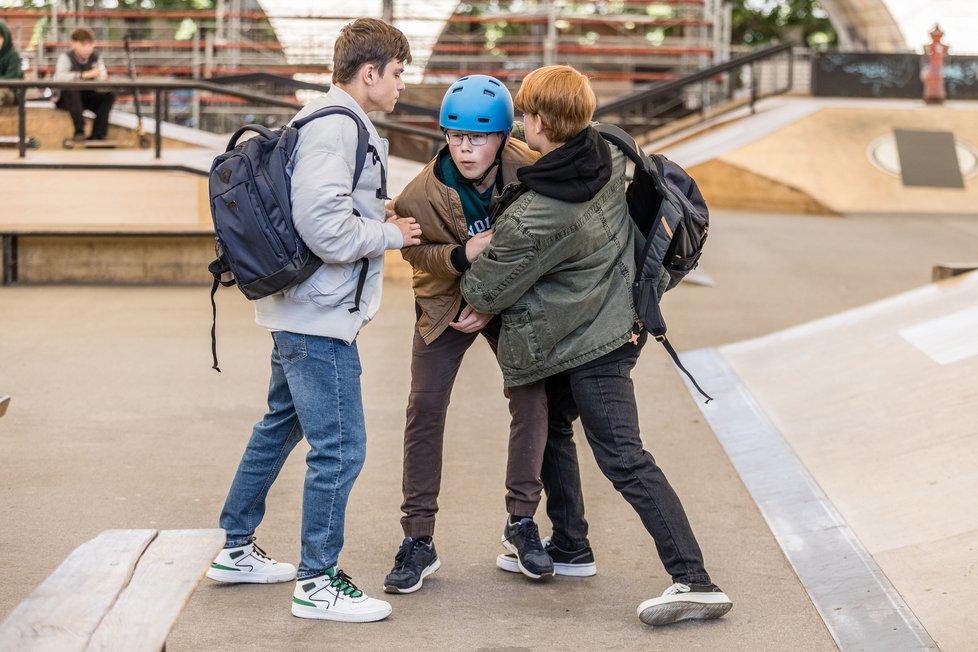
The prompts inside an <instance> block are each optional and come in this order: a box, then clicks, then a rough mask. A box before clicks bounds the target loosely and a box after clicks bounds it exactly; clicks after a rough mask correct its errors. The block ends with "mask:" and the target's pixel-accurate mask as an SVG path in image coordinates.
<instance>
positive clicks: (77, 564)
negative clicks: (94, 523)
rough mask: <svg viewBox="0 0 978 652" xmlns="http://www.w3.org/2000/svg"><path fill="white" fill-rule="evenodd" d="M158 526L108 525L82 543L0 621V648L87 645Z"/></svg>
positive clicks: (61, 650) (61, 651)
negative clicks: (111, 527) (129, 527)
mask: <svg viewBox="0 0 978 652" xmlns="http://www.w3.org/2000/svg"><path fill="white" fill-rule="evenodd" d="M155 537H156V530H106V531H105V532H102V533H101V534H99V535H98V536H97V537H95V538H94V539H92V540H91V541H88V542H86V543H83V544H82V545H80V546H78V548H76V549H75V550H74V551H73V552H72V553H71V554H70V555H68V557H67V558H65V560H64V561H63V562H61V565H60V566H58V567H57V568H56V569H55V570H54V572H53V573H51V575H49V576H48V578H47V579H46V580H44V581H43V582H42V583H41V584H40V585H39V586H38V587H37V588H36V589H34V591H33V592H32V593H31V594H30V595H29V596H28V597H27V598H26V599H25V600H24V601H23V602H21V603H20V604H19V605H17V607H16V608H15V609H14V610H13V611H12V612H11V613H10V615H9V616H7V618H6V619H5V620H4V621H3V622H2V623H0V650H17V651H18V652H21V651H23V652H27V651H42V650H44V651H47V650H50V651H52V652H53V651H57V652H71V651H73V650H84V649H85V647H86V646H87V645H88V642H89V639H90V638H91V636H92V633H93V632H94V631H95V630H96V628H97V627H98V626H99V623H100V622H102V619H103V617H104V616H105V614H106V612H107V611H108V610H109V609H110V608H111V607H112V605H113V604H115V602H116V600H117V598H118V597H119V594H120V592H121V591H122V590H123V589H124V588H125V587H126V586H127V585H128V584H129V579H130V577H132V574H133V569H134V568H135V567H136V563H137V562H138V561H139V558H140V557H141V556H142V554H143V551H144V550H145V549H146V547H147V546H148V545H149V543H150V542H151V541H152V540H153V539H154V538H155Z"/></svg>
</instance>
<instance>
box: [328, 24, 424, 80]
mask: <svg viewBox="0 0 978 652" xmlns="http://www.w3.org/2000/svg"><path fill="white" fill-rule="evenodd" d="M391 61H404V62H406V63H411V46H410V44H408V41H407V38H406V37H405V36H404V34H403V33H402V32H401V30H399V29H397V28H396V27H394V26H392V25H388V24H387V23H385V22H384V21H382V20H377V19H376V18H358V19H356V20H355V21H353V22H352V23H350V24H349V25H347V26H346V27H344V28H343V29H341V30H340V35H339V37H338V38H337V39H336V45H335V46H334V48H333V82H335V83H338V84H345V83H348V82H350V81H353V78H354V77H355V76H356V74H357V71H358V70H360V68H361V67H362V66H363V65H364V64H368V63H372V64H373V65H375V66H377V68H378V69H379V71H380V75H381V76H383V75H384V68H386V67H387V64H388V63H389V62H391Z"/></svg>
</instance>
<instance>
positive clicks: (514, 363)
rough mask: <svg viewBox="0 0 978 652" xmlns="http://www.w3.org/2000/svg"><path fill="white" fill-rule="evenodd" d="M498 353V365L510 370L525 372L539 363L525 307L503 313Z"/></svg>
mask: <svg viewBox="0 0 978 652" xmlns="http://www.w3.org/2000/svg"><path fill="white" fill-rule="evenodd" d="M499 352H500V356H499V363H500V365H502V366H504V367H510V368H512V369H519V370H525V369H529V368H530V367H532V366H534V365H535V364H537V363H539V362H540V357H541V354H540V346H539V345H538V343H537V335H536V331H535V330H534V328H533V323H532V322H531V320H530V309H529V308H528V307H527V306H513V307H511V308H508V309H507V310H505V311H504V312H503V314H502V332H501V333H500V334H499Z"/></svg>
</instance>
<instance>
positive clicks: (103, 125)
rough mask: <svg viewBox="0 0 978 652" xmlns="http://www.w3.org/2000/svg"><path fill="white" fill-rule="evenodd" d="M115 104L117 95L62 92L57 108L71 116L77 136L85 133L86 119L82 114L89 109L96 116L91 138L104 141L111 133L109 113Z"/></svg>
mask: <svg viewBox="0 0 978 652" xmlns="http://www.w3.org/2000/svg"><path fill="white" fill-rule="evenodd" d="M114 103H115V93H101V92H99V91H61V97H60V98H59V99H58V102H57V104H56V106H57V107H58V108H59V109H62V110H64V111H67V112H68V113H70V114H71V122H72V124H73V125H74V127H75V134H83V133H85V118H84V117H82V112H83V111H85V109H88V110H89V111H91V112H92V113H94V114H95V122H94V124H93V125H92V134H91V137H92V138H95V139H99V140H102V139H104V138H105V135H106V134H107V133H108V132H109V111H111V110H112V105H113V104H114Z"/></svg>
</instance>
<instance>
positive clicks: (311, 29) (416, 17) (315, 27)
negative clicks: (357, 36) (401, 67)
mask: <svg viewBox="0 0 978 652" xmlns="http://www.w3.org/2000/svg"><path fill="white" fill-rule="evenodd" d="M258 2H259V4H260V5H261V6H262V9H263V10H264V11H265V13H266V14H267V16H268V17H269V20H270V22H271V24H272V26H273V27H274V29H275V31H276V33H277V36H278V39H279V42H280V43H281V44H282V46H283V49H284V51H285V55H286V57H287V59H288V61H289V62H290V63H322V64H323V65H324V66H329V65H330V64H331V63H332V57H333V43H334V42H335V39H336V35H337V33H338V32H339V30H340V29H341V28H342V27H343V25H345V24H347V23H348V22H350V21H351V20H352V19H353V18H355V17H357V16H376V17H380V16H381V15H382V14H383V0H347V2H345V3H343V8H342V9H339V10H337V9H331V8H330V7H329V5H330V4H332V3H323V2H321V0H258ZM821 3H822V6H823V7H824V8H825V10H826V12H828V14H829V16H830V18H831V19H832V22H833V24H834V25H835V27H836V30H837V31H838V33H839V37H840V44H841V46H842V47H843V48H844V49H856V50H873V51H883V52H892V51H907V50H912V51H922V48H923V46H924V45H926V44H927V43H929V42H930V37H929V36H928V33H929V32H930V30H931V28H932V27H933V26H934V25H935V24H940V26H941V29H942V30H943V31H944V33H945V37H944V42H945V43H947V44H948V45H949V46H950V48H951V53H952V54H978V2H976V1H975V0H821ZM458 4H459V0H393V10H394V11H393V15H394V24H395V25H396V26H397V27H398V28H400V29H401V30H402V31H403V32H404V33H405V34H406V35H407V37H408V40H409V41H410V43H411V52H412V55H413V57H414V61H413V63H412V64H411V65H410V66H409V67H408V70H407V73H408V78H409V81H420V79H421V77H422V75H423V73H424V70H425V66H426V65H427V63H428V59H429V58H430V57H431V52H432V48H433V47H434V45H435V43H436V42H437V40H438V37H439V35H440V34H441V33H442V30H443V29H444V26H445V22H446V21H447V20H448V18H449V16H451V15H452V13H453V12H454V11H455V8H456V7H457V6H458ZM333 6H334V7H335V4H334V5H333Z"/></svg>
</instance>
